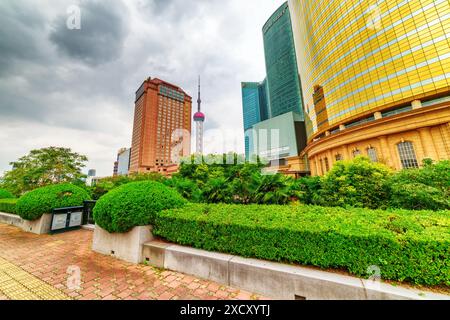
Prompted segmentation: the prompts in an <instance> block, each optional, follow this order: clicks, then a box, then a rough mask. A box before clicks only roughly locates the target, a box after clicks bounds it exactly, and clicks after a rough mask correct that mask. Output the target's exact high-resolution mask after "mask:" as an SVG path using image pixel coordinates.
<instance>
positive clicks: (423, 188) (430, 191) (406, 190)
mask: <svg viewBox="0 0 450 320" xmlns="http://www.w3.org/2000/svg"><path fill="white" fill-rule="evenodd" d="M389 206H390V207H391V208H404V209H410V210H445V209H450V199H449V198H448V197H446V196H444V194H443V193H442V192H441V190H439V189H436V188H434V187H430V186H428V185H425V184H422V183H408V184H401V183H398V184H394V185H392V186H391V199H390V203H389Z"/></svg>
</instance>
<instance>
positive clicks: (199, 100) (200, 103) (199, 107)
mask: <svg viewBox="0 0 450 320" xmlns="http://www.w3.org/2000/svg"><path fill="white" fill-rule="evenodd" d="M197 105H198V112H200V111H201V105H202V99H201V97H200V76H198V99H197Z"/></svg>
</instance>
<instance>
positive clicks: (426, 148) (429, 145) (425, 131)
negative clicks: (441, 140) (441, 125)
mask: <svg viewBox="0 0 450 320" xmlns="http://www.w3.org/2000/svg"><path fill="white" fill-rule="evenodd" d="M418 131H419V135H420V142H421V143H422V148H423V158H424V159H432V160H434V161H437V160H439V159H438V156H437V153H436V145H435V144H434V139H433V136H432V135H431V128H430V127H428V128H420V129H419V130H418Z"/></svg>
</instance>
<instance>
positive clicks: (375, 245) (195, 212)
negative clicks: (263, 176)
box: [154, 204, 450, 286]
mask: <svg viewBox="0 0 450 320" xmlns="http://www.w3.org/2000/svg"><path fill="white" fill-rule="evenodd" d="M154 234H155V235H157V236H160V237H162V238H165V239H167V240H169V241H172V242H176V243H179V244H182V245H189V246H193V247H196V248H199V249H205V250H210V251H219V252H224V253H231V254H236V255H240V256H244V257H254V258H259V259H266V260H273V261H280V262H292V263H297V264H302V265H311V266H317V267H321V268H337V269H345V270H347V271H349V272H350V273H352V274H355V275H357V276H362V277H367V276H368V273H367V270H368V268H369V267H370V266H374V265H375V266H378V267H380V268H381V273H382V277H383V278H384V279H389V280H398V281H408V282H412V283H416V284H423V285H442V284H444V285H447V286H449V285H450V212H449V211H440V212H431V211H421V212H414V211H406V210H398V211H381V210H368V209H359V208H358V209H350V210H349V209H343V208H325V207H317V206H294V205H292V206H262V205H260V206H258V205H250V206H242V205H207V204H190V205H188V206H186V207H184V208H181V209H172V210H166V211H163V212H161V213H160V214H158V216H157V218H156V221H155V229H154Z"/></svg>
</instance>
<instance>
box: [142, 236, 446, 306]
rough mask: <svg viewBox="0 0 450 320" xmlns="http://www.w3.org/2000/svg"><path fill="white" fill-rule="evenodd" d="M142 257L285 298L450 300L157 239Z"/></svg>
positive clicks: (427, 293)
mask: <svg viewBox="0 0 450 320" xmlns="http://www.w3.org/2000/svg"><path fill="white" fill-rule="evenodd" d="M143 259H144V260H143V261H144V262H146V263H148V264H150V265H151V266H154V267H157V268H162V269H167V270H172V271H177V272H182V273H186V274H189V275H193V276H196V277H200V278H203V279H208V280H214V281H216V282H219V283H222V284H224V285H229V286H232V287H236V288H241V289H244V290H247V291H249V292H255V293H259V294H262V295H264V296H267V297H271V298H275V299H285V300H293V299H298V300H450V296H447V295H442V294H437V293H433V292H429V291H421V290H416V289H410V288H407V287H402V286H393V285H390V284H387V283H382V282H378V283H373V282H372V281H368V280H364V279H360V278H356V277H352V276H348V275H341V274H336V273H330V272H327V271H322V270H317V269H312V268H306V267H301V266H293V265H286V264H281V263H275V262H270V261H263V260H256V259H245V258H242V257H238V256H233V255H227V254H221V253H215V252H208V251H204V250H199V249H193V248H189V247H183V246H179V245H174V244H170V243H162V242H158V241H152V242H149V243H146V244H145V245H144V250H143Z"/></svg>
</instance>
